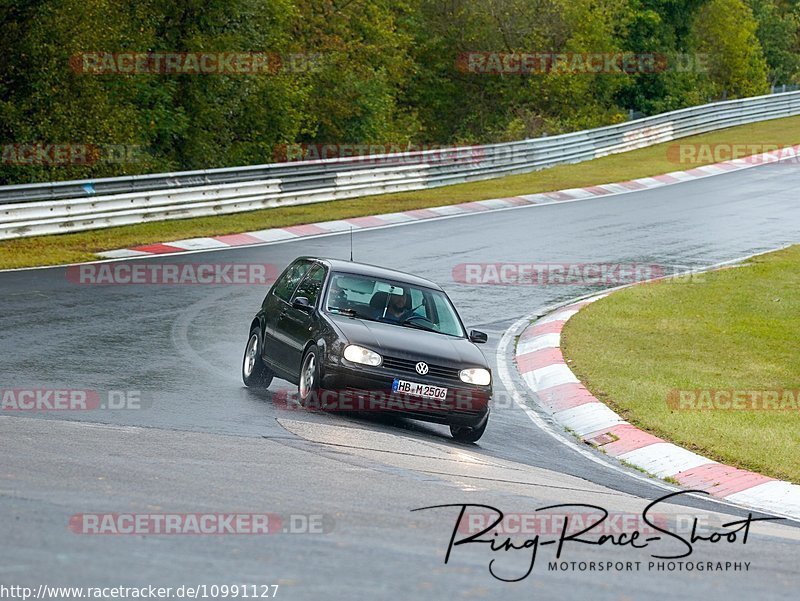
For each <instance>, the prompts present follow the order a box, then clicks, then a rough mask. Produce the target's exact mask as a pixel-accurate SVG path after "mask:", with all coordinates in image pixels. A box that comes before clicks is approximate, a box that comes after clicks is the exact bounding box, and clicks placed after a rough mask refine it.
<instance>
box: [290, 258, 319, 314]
mask: <svg viewBox="0 0 800 601" xmlns="http://www.w3.org/2000/svg"><path fill="white" fill-rule="evenodd" d="M324 281H325V269H324V268H323V267H322V266H321V265H315V266H314V268H313V269H312V270H311V271H309V272H308V275H307V276H306V279H304V280H303V282H302V283H301V284H300V286H299V287H298V288H297V292H295V293H294V297H295V298H297V297H298V296H305V297H306V298H307V299H308V302H309V303H311V306H312V307H316V306H317V299H318V298H319V293H320V290H322V283H323V282H324Z"/></svg>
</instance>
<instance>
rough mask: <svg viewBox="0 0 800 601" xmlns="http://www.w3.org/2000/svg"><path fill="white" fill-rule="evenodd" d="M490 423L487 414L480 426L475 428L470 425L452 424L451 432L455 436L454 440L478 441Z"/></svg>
mask: <svg viewBox="0 0 800 601" xmlns="http://www.w3.org/2000/svg"><path fill="white" fill-rule="evenodd" d="M488 423H489V416H488V415H487V416H486V419H485V420H483V423H482V424H481V425H480V426H476V427H474V428H472V427H470V426H450V434H451V435H452V436H453V439H454V440H457V441H458V442H478V440H480V437H481V436H483V433H484V432H485V431H486V426H487V424H488Z"/></svg>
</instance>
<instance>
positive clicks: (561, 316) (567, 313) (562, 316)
mask: <svg viewBox="0 0 800 601" xmlns="http://www.w3.org/2000/svg"><path fill="white" fill-rule="evenodd" d="M578 311H579V309H565V310H564V311H557V312H555V313H551V314H550V315H547V316H546V317H543V318H542V319H540V320H539V321H537V322H536V325H537V326H538V325H540V324H543V323H550V322H551V321H567V320H568V319H569V318H570V317H572V316H573V315H575V314H576V313H577V312H578Z"/></svg>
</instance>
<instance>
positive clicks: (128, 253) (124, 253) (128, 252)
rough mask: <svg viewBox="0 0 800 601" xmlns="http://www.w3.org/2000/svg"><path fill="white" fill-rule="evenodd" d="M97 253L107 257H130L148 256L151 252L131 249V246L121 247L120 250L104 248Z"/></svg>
mask: <svg viewBox="0 0 800 601" xmlns="http://www.w3.org/2000/svg"><path fill="white" fill-rule="evenodd" d="M97 254H98V255H100V256H101V257H105V258H107V259H130V258H133V257H150V256H152V254H153V253H146V252H144V251H143V250H133V249H131V248H122V249H120V250H106V251H103V252H101V253H97Z"/></svg>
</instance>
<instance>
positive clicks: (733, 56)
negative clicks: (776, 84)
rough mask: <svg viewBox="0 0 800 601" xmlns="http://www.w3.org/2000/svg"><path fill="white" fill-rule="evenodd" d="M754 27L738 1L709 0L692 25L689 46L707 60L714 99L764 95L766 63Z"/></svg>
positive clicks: (749, 15) (750, 17) (741, 3)
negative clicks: (690, 43)
mask: <svg viewBox="0 0 800 601" xmlns="http://www.w3.org/2000/svg"><path fill="white" fill-rule="evenodd" d="M757 28H758V24H757V22H756V20H755V18H754V17H753V13H752V11H751V10H750V7H748V6H747V5H746V4H745V3H744V2H743V1H742V0H709V1H708V2H707V3H706V4H704V5H703V6H702V8H701V9H700V10H699V11H698V13H697V15H696V16H695V19H694V22H693V24H692V31H691V35H692V40H693V46H694V48H695V50H696V52H697V53H699V54H701V55H705V56H706V57H707V59H708V63H707V64H708V72H707V76H708V79H709V81H710V82H711V85H712V89H713V90H714V95H715V96H716V97H728V98H735V97H742V96H756V95H758V94H763V93H765V92H766V91H767V62H766V60H765V59H764V52H763V50H762V48H761V44H760V42H759V41H758V37H757V36H756V30H757Z"/></svg>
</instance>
